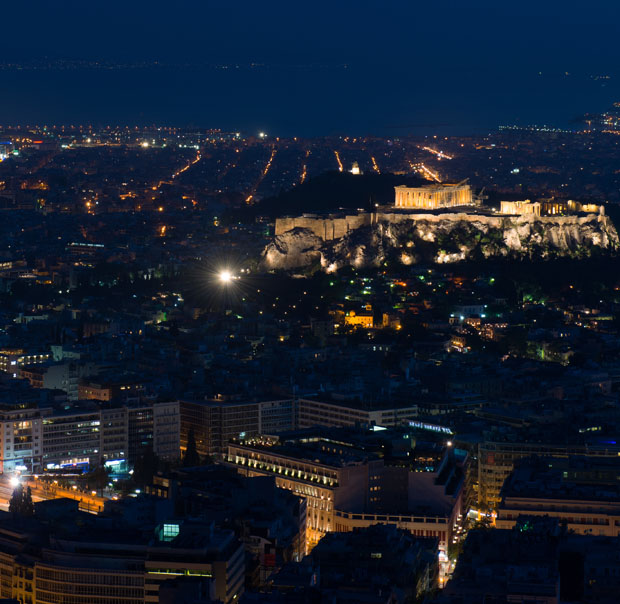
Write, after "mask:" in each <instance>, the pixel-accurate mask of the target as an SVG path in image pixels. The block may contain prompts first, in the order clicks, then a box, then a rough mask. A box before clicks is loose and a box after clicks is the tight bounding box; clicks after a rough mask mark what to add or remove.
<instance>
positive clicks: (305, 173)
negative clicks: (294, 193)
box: [299, 149, 310, 185]
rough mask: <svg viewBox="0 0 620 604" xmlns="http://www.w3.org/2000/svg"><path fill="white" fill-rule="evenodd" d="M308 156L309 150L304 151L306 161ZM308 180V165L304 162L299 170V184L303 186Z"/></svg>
mask: <svg viewBox="0 0 620 604" xmlns="http://www.w3.org/2000/svg"><path fill="white" fill-rule="evenodd" d="M309 156H310V149H308V150H307V151H306V159H308V157H309ZM306 178H308V164H307V163H305V162H304V165H303V166H302V168H301V176H300V178H299V184H300V185H301V184H303V183H304V181H305V180H306Z"/></svg>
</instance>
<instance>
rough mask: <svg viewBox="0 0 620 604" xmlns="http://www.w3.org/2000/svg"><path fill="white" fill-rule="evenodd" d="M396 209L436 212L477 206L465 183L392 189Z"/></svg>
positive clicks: (401, 186) (469, 188)
mask: <svg viewBox="0 0 620 604" xmlns="http://www.w3.org/2000/svg"><path fill="white" fill-rule="evenodd" d="M394 191H395V193H396V198H395V201H394V205H395V207H397V208H413V209H416V210H437V209H441V208H454V207H458V206H473V205H477V201H476V199H475V198H474V194H473V191H472V189H471V185H469V184H468V183H467V182H466V181H463V182H460V183H457V184H437V185H424V186H422V187H407V186H405V185H400V186H398V187H394Z"/></svg>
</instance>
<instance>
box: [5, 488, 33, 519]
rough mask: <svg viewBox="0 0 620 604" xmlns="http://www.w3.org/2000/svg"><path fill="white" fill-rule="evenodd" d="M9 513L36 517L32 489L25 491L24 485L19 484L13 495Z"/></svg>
mask: <svg viewBox="0 0 620 604" xmlns="http://www.w3.org/2000/svg"><path fill="white" fill-rule="evenodd" d="M9 512H12V513H13V514H18V515H20V516H34V503H33V501H32V491H31V490H30V487H28V488H27V489H26V490H24V487H23V485H22V484H18V485H17V486H16V487H15V490H14V491H13V495H11V501H10V503H9Z"/></svg>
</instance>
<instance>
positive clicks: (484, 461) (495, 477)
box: [477, 441, 620, 509]
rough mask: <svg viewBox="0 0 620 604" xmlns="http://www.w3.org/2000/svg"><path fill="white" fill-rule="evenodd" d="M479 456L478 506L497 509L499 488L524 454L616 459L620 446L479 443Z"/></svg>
mask: <svg viewBox="0 0 620 604" xmlns="http://www.w3.org/2000/svg"><path fill="white" fill-rule="evenodd" d="M477 449H478V450H477V459H478V476H477V485H478V486H477V490H478V505H479V506H480V507H482V508H491V509H495V508H497V507H498V506H499V504H500V502H501V497H500V491H501V489H502V486H503V485H504V482H505V481H506V479H507V478H508V476H509V475H510V473H511V472H512V471H513V469H514V467H515V462H517V461H518V460H520V459H523V458H525V457H531V456H533V455H538V456H541V457H556V458H557V457H564V458H566V457H569V456H571V455H577V456H584V457H587V458H588V459H609V458H612V459H614V458H617V457H618V455H620V447H618V446H617V445H608V446H595V445H592V446H588V445H566V444H564V445H562V444H553V443H527V442H490V441H486V442H482V443H480V444H479V445H478V446H477Z"/></svg>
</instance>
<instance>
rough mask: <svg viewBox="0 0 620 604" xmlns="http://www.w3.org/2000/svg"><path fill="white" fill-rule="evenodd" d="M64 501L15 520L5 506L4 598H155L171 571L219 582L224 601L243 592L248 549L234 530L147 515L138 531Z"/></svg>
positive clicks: (0, 589)
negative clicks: (245, 550) (17, 521)
mask: <svg viewBox="0 0 620 604" xmlns="http://www.w3.org/2000/svg"><path fill="white" fill-rule="evenodd" d="M62 501H63V505H60V506H59V505H57V501H52V502H42V504H52V506H50V505H43V506H42V505H41V503H39V504H36V506H35V508H36V515H35V517H34V518H28V519H23V520H22V521H21V522H19V523H17V524H16V523H15V521H14V519H13V517H12V515H10V514H8V513H7V512H0V577H1V578H2V580H0V597H1V598H11V597H13V598H18V599H19V601H20V602H23V603H24V604H39V603H41V604H43V603H52V602H57V603H60V602H63V603H67V604H68V603H72V604H89V603H92V602H102V603H103V602H108V603H111V602H116V603H123V604H131V603H132V602H135V603H136V604H138V603H144V602H150V603H156V602H159V588H160V586H161V585H162V584H163V583H165V582H166V581H168V580H170V579H171V578H177V579H179V580H181V581H182V580H183V579H184V578H188V579H189V580H203V581H205V582H206V583H214V585H213V592H214V594H215V597H216V598H217V601H219V602H223V603H225V604H229V603H232V602H237V601H238V600H239V598H240V596H241V594H242V593H243V589H244V588H243V579H244V570H245V564H244V550H243V545H242V544H241V543H240V542H239V541H238V540H237V539H236V538H235V536H234V533H233V532H232V531H227V530H219V529H216V528H215V527H214V525H212V524H208V523H201V522H191V523H190V522H187V521H185V522H179V521H176V522H175V521H146V524H147V526H149V530H148V531H147V532H145V533H141V532H140V531H138V530H137V529H136V528H135V525H134V524H131V523H130V522H129V521H128V520H127V519H125V518H123V517H122V516H121V517H120V518H119V516H118V514H117V515H116V517H114V516H112V517H111V516H107V517H106V516H102V517H94V516H92V515H91V514H88V513H84V512H78V510H77V502H73V501H71V502H67V500H62ZM64 502H66V503H64ZM52 507H53V508H54V509H53V510H51V508H52ZM44 510H45V512H44ZM149 524H150V525H149ZM61 535H62V538H60V537H61Z"/></svg>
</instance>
